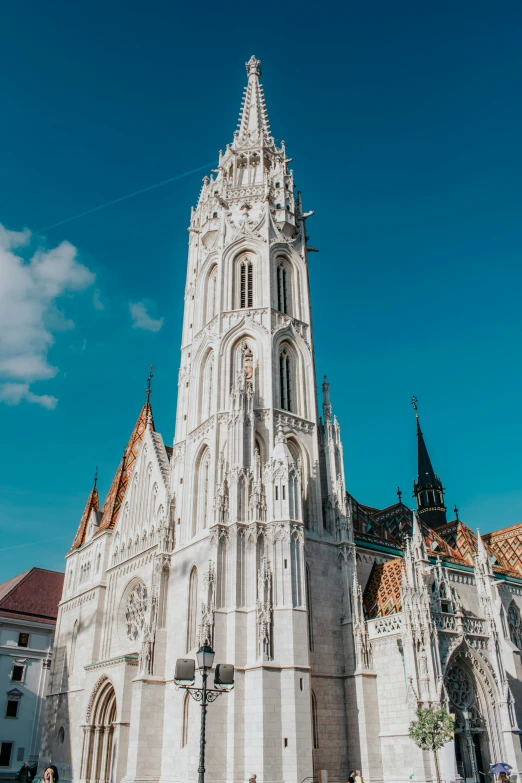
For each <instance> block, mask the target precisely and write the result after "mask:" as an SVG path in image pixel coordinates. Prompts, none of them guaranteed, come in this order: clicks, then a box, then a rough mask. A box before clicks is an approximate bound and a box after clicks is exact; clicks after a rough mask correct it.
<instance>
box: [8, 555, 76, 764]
mask: <svg viewBox="0 0 522 783" xmlns="http://www.w3.org/2000/svg"><path fill="white" fill-rule="evenodd" d="M62 591H63V573H59V572H57V571H47V570H45V569H43V568H31V569H30V570H28V571H24V573H22V574H19V575H18V576H15V577H13V578H12V579H9V580H8V581H7V582H4V583H3V584H1V585H0V688H1V698H2V701H1V703H0V743H1V745H0V776H2V777H13V775H14V774H16V773H17V772H18V770H19V769H20V767H21V766H22V764H23V762H24V761H27V762H28V763H29V764H33V763H34V762H36V761H37V760H38V754H39V752H40V743H41V737H42V726H43V720H44V706H45V697H46V695H47V689H48V685H49V674H50V667H51V660H52V651H53V643H54V632H55V626H56V617H57V614H58V603H59V601H60V598H61V595H62Z"/></svg>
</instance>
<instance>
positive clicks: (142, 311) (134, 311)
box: [129, 302, 164, 332]
mask: <svg viewBox="0 0 522 783" xmlns="http://www.w3.org/2000/svg"><path fill="white" fill-rule="evenodd" d="M129 310H130V314H131V318H132V327H133V329H145V330H146V331H147V332H159V330H160V329H161V327H162V326H163V320H164V319H163V318H152V317H151V316H150V315H149V314H148V312H147V307H146V305H145V302H129Z"/></svg>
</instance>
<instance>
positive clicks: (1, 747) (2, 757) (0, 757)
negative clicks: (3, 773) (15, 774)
mask: <svg viewBox="0 0 522 783" xmlns="http://www.w3.org/2000/svg"><path fill="white" fill-rule="evenodd" d="M12 750H13V743H12V742H2V743H1V744H0V767H10V766H11V751H12Z"/></svg>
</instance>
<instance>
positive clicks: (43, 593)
mask: <svg viewBox="0 0 522 783" xmlns="http://www.w3.org/2000/svg"><path fill="white" fill-rule="evenodd" d="M63 579H64V575H63V574H62V573H61V572H60V571H47V570H46V569H45V568H30V569H29V571H24V572H23V573H22V574H19V575H18V576H15V577H13V578H12V579H9V580H8V581H7V582H4V583H3V584H1V585H0V616H1V617H11V618H16V619H18V620H31V621H33V622H35V621H36V622H43V623H46V624H53V623H55V622H56V617H57V615H58V603H59V601H60V599H61V597H62V591H63Z"/></svg>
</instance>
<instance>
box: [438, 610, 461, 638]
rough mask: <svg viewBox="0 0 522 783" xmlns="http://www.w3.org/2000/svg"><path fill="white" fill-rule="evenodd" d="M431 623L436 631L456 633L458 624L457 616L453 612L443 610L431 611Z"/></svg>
mask: <svg viewBox="0 0 522 783" xmlns="http://www.w3.org/2000/svg"><path fill="white" fill-rule="evenodd" d="M432 616H433V623H434V625H435V628H436V629H437V630H438V631H446V633H458V632H459V626H458V620H457V617H456V616H455V615H454V614H444V612H433V615H432Z"/></svg>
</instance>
